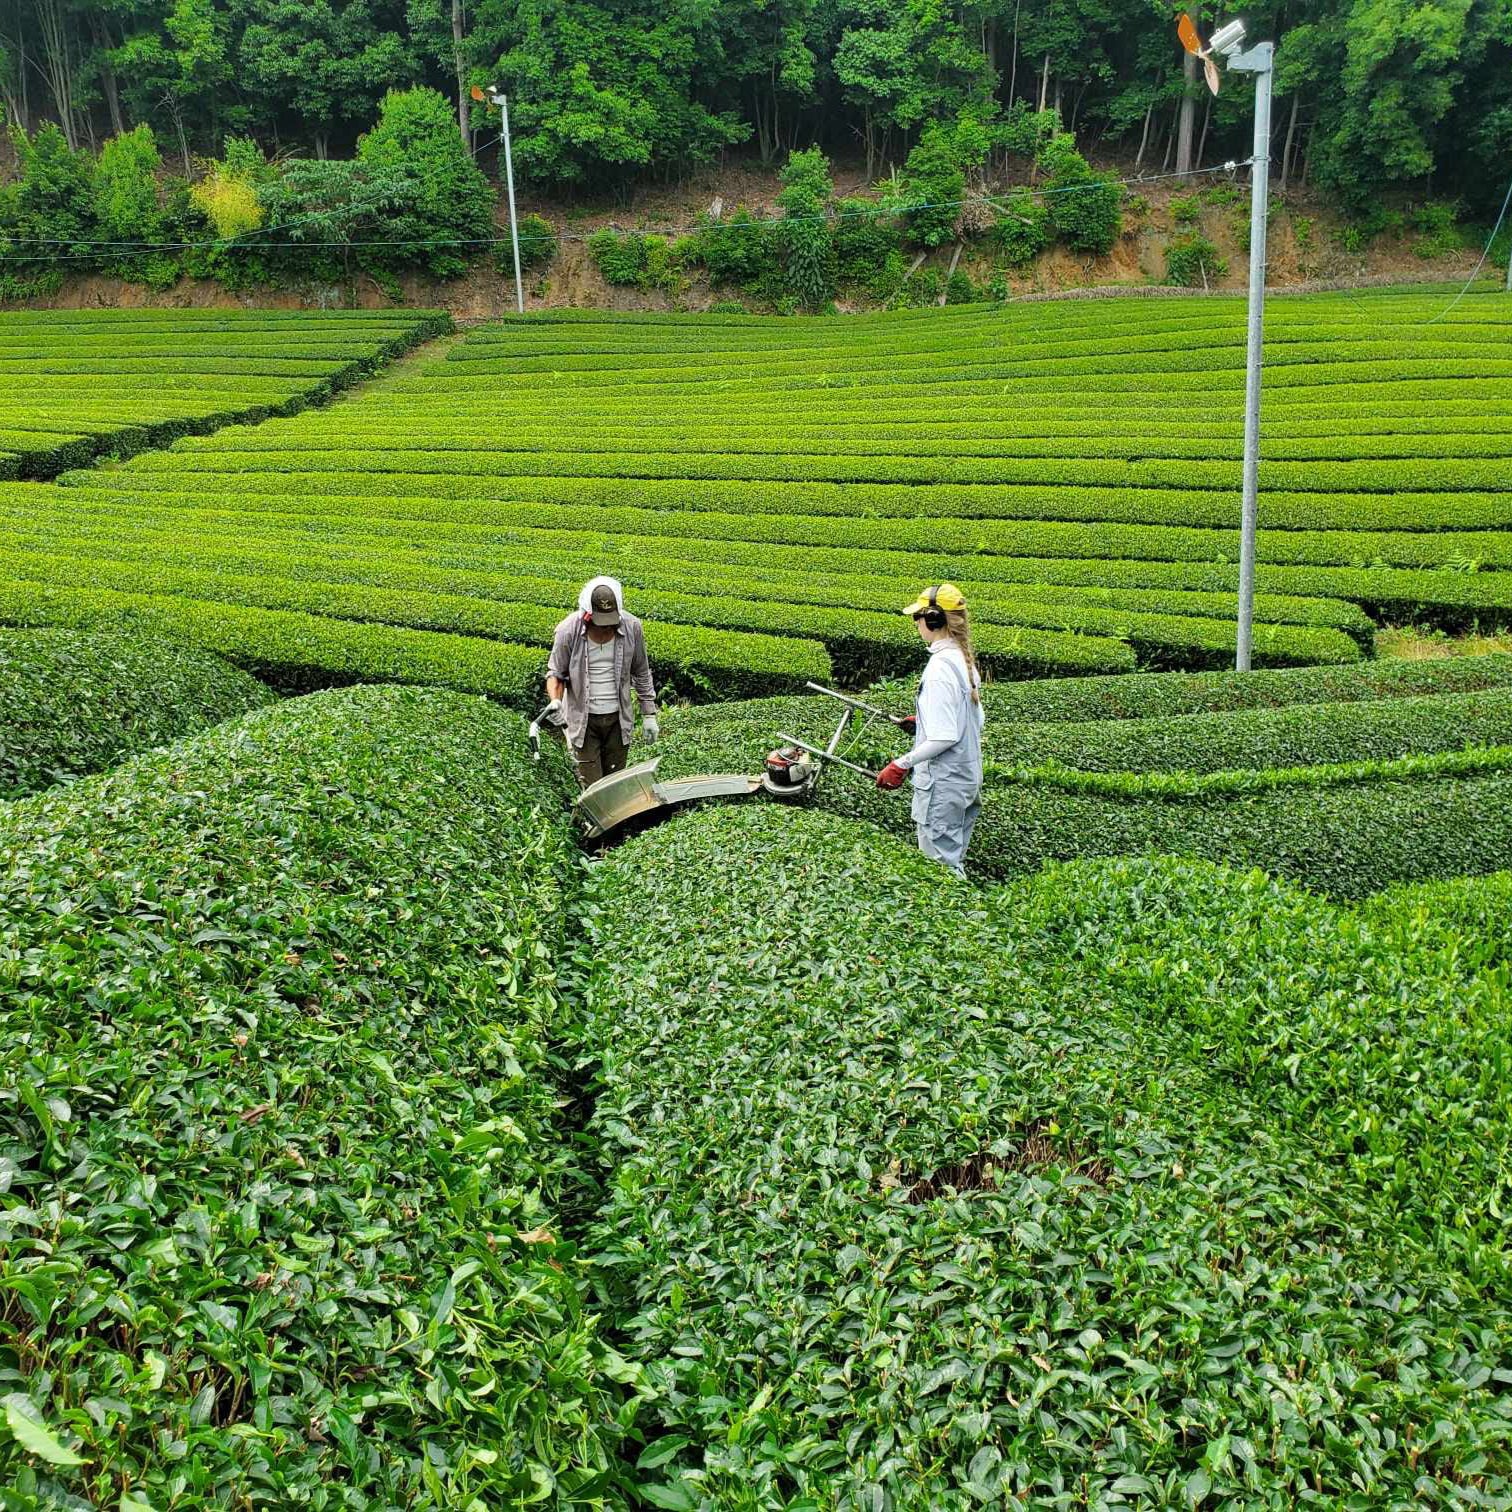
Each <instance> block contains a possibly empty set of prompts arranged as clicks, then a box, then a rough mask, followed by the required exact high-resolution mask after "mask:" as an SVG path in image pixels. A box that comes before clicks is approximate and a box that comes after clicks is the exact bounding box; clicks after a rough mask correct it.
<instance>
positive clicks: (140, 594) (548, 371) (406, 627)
mask: <svg viewBox="0 0 1512 1512" xmlns="http://www.w3.org/2000/svg"><path fill="white" fill-rule="evenodd" d="M1446 303H1447V302H1446V300H1445V299H1444V297H1443V296H1442V295H1441V294H1437V293H1435V294H1433V295H1425V294H1414V295H1398V294H1370V295H1347V296H1346V295H1320V296H1307V297H1294V298H1287V299H1278V300H1276V301H1274V303H1273V309H1272V311H1271V314H1270V322H1269V354H1268V363H1269V366H1268V371H1267V385H1268V387H1267V397H1266V433H1265V434H1266V455H1265V460H1264V464H1263V468H1262V485H1263V488H1264V495H1263V497H1264V512H1263V516H1262V526H1263V535H1262V540H1261V555H1262V566H1261V571H1260V576H1259V599H1258V603H1257V616H1258V622H1259V623H1258V627H1257V632H1256V656H1257V660H1258V661H1259V662H1260V663H1261V664H1262V665H1271V666H1284V665H1298V664H1315V663H1335V664H1345V663H1349V662H1352V661H1355V660H1358V659H1359V658H1360V657H1362V656H1365V655H1368V654H1369V652H1370V649H1371V641H1372V635H1373V631H1374V627H1375V625H1376V624H1377V623H1378V622H1380V621H1381V620H1383V619H1387V618H1390V619H1415V620H1421V621H1424V622H1426V623H1429V624H1435V625H1444V626H1450V627H1456V626H1463V625H1466V624H1469V623H1482V624H1497V623H1502V622H1504V621H1505V620H1506V619H1507V618H1508V617H1509V613H1512V574H1509V573H1508V572H1507V570H1506V569H1507V568H1508V566H1509V565H1512V529H1509V526H1512V421H1509V419H1508V405H1507V400H1508V397H1509V395H1512V346H1509V344H1508V338H1509V323H1512V310H1509V307H1508V306H1507V305H1506V303H1505V302H1504V301H1503V300H1501V299H1500V298H1499V296H1496V295H1493V294H1484V295H1483V294H1475V295H1470V296H1467V298H1465V299H1464V300H1463V301H1462V302H1461V303H1460V304H1459V305H1458V306H1457V307H1455V308H1454V309H1453V310H1452V311H1450V312H1449V313H1448V314H1445V308H1446ZM1243 340H1244V320H1243V307H1242V303H1241V302H1240V301H1237V300H1232V299H1211V300H1181V301H1177V300H1156V299H1149V300H1142V299H1121V300H1089V301H1084V302H1062V303H1047V304H1021V305H1014V306H1008V307H1006V308H992V309H988V308H968V309H964V310H959V311H957V310H953V309H951V310H929V311H922V312H913V313H911V314H900V315H890V316H867V317H857V318H848V319H844V320H839V319H829V320H825V319H812V320H791V319H787V320H784V319H780V318H761V317H750V316H746V317H718V316H712V317H704V316H698V317H693V316H663V317H657V316H650V315H639V316H607V315H600V314H596V313H591V312H571V311H566V312H559V313H556V314H548V315H541V316H531V317H528V318H526V319H523V320H511V321H504V322H500V323H497V324H495V325H493V326H489V327H484V328H481V329H479V330H476V331H474V332H472V333H471V334H469V336H468V337H467V339H465V340H464V341H462V342H461V343H459V344H455V345H453V346H451V347H450V348H449V349H448V350H447V351H446V352H445V354H444V356H438V357H435V358H427V357H421V358H418V359H416V361H415V362H414V363H412V364H410V365H407V366H406V367H405V368H404V369H403V370H401V371H399V372H396V373H395V374H393V375H392V376H390V377H389V378H387V379H385V380H384V381H383V382H382V383H379V384H376V385H373V386H371V387H370V388H367V389H365V390H363V391H362V392H360V393H358V394H355V395H353V396H351V397H350V398H348V399H346V400H344V401H343V402H340V403H338V404H336V405H333V406H328V407H323V408H320V409H315V410H309V411H306V412H304V413H302V414H299V415H296V416H292V417H289V418H284V419H279V420H275V421H269V422H267V423H264V424H261V425H256V426H235V427H230V428H227V429H224V430H221V431H218V432H217V433H215V434H213V435H210V436H205V437H190V438H186V439H184V440H181V441H178V442H177V443H175V444H174V445H173V446H172V447H171V448H169V449H168V450H163V451H154V452H149V453H147V454H144V455H141V456H138V457H136V458H135V459H134V460H133V461H131V462H130V463H129V464H127V465H125V466H122V467H116V468H113V469H109V470H105V471H102V470H99V469H90V470H85V471H79V472H75V473H72V474H70V475H68V476H67V477H66V478H65V480H64V481H65V484H66V493H65V492H62V491H40V492H39V491H37V490H35V489H28V488H8V489H3V490H0V541H3V546H4V549H5V557H6V563H7V568H8V572H7V576H8V577H9V579H10V581H9V583H7V584H5V585H4V586H3V587H0V618H4V619H7V620H10V621H12V622H17V621H27V622H57V623H74V624H78V623H89V622H94V621H95V620H97V619H98V618H99V617H100V616H101V615H102V614H107V613H109V612H110V611H112V610H120V609H123V608H130V609H132V610H133V611H134V612H136V613H138V614H142V615H147V616H148V618H149V619H150V620H152V621H153V622H154V623H158V624H161V625H164V626H167V625H169V624H172V625H173V626H175V627H177V628H180V629H182V628H186V627H189V626H191V625H192V626H194V627H197V629H198V632H199V633H202V634H204V635H206V636H207V637H210V638H211V642H213V644H214V645H215V646H216V647H217V648H218V649H220V650H222V651H225V652H226V653H228V654H233V655H238V656H241V655H243V654H244V653H243V652H242V651H240V650H239V646H240V644H241V640H242V639H243V637H242V635H241V632H240V631H239V630H237V629H236V628H235V627H236V625H237V624H238V623H246V621H245V620H239V618H238V617H239V616H245V615H247V614H255V615H267V614H292V615H295V616H300V617H301V618H299V619H298V620H297V621H288V622H285V621H279V622H277V623H278V624H280V625H284V626H285V628H287V627H289V626H291V625H293V624H295V623H297V624H298V625H299V626H300V629H299V630H298V631H291V632H290V633H289V634H287V635H285V634H279V635H278V636H277V637H276V638H277V640H278V642H279V654H278V658H277V660H278V663H279V666H280V667H281V668H283V669H284V670H283V672H282V674H281V675H283V676H286V677H287V678H288V679H289V680H290V682H291V683H292V684H295V685H301V684H302V685H306V686H308V685H312V684H316V683H319V682H321V681H326V680H331V679H335V678H340V679H345V678H348V677H350V676H351V675H353V672H354V671H355V672H356V673H357V675H363V676H368V675H373V676H383V677H390V676H400V677H406V678H414V679H417V680H426V681H434V680H437V678H438V673H437V671H436V666H435V664H436V662H438V661H441V662H445V661H448V660H453V659H454V661H455V666H454V667H453V669H452V671H451V673H450V675H447V676H443V677H440V680H442V681H445V682H447V683H448V684H450V685H452V686H456V687H460V688H466V689H468V690H471V691H486V692H491V693H495V694H501V695H504V696H506V697H507V696H510V694H511V690H513V689H514V688H515V687H516V678H515V673H514V670H513V664H512V663H511V662H510V661H509V659H508V658H507V657H506V658H505V659H504V660H503V661H497V659H496V657H495V654H494V653H495V649H496V648H497V647H498V645H499V643H500V642H503V643H507V644H511V645H521V646H527V647H539V646H541V645H542V644H544V643H545V641H546V640H547V639H548V637H549V634H550V631H551V627H552V626H553V625H554V623H555V621H556V618H557V617H558V615H559V614H560V612H561V608H562V606H563V605H564V604H566V603H570V602H571V596H572V592H573V591H574V589H575V586H576V585H577V584H578V583H580V582H581V581H582V580H583V579H584V578H585V577H587V576H590V575H592V574H593V573H594V572H596V571H600V570H605V571H611V572H614V573H615V574H617V575H618V576H619V577H620V578H621V579H622V580H623V581H624V582H625V583H626V584H627V586H628V587H629V588H630V589H631V590H632V591H633V595H634V606H635V607H636V608H637V609H638V611H639V612H641V613H642V614H643V616H644V617H645V618H646V619H647V620H648V622H649V623H650V625H651V627H652V632H651V640H650V650H651V653H652V657H653V661H654V662H655V663H656V665H657V668H658V671H659V672H660V674H661V676H662V678H663V680H664V681H666V682H669V683H671V684H673V685H675V686H677V687H679V688H680V689H681V690H683V691H686V692H692V693H697V694H700V695H702V696H710V695H712V696H716V697H731V696H746V695H752V694H757V693H762V692H776V691H782V690H783V689H788V688H793V687H796V686H801V684H802V682H803V681H804V680H805V679H807V678H822V677H834V678H839V679H842V680H846V681H850V682H862V681H865V680H867V679H868V678H870V677H873V676H877V675H883V674H888V673H892V672H898V671H902V670H904V669H906V668H907V667H909V666H911V665H912V659H913V657H914V654H915V653H914V648H913V643H912V641H911V639H910V637H911V634H912V632H911V630H910V628H909V626H908V625H907V623H906V622H904V621H902V620H901V618H900V617H899V616H898V614H897V612H896V608H897V605H898V604H900V603H902V602H904V601H905V600H906V598H907V596H908V595H909V594H911V593H912V592H914V591H915V590H916V588H917V585H918V583H920V582H925V581H938V580H940V579H942V578H949V579H952V580H955V581H958V582H960V583H961V584H962V586H963V587H964V588H965V589H966V591H967V593H968V596H969V597H970V599H971V602H972V605H973V611H974V616H975V622H976V626H977V633H978V641H979V646H980V649H981V652H982V655H983V659H984V662H985V663H986V665H987V666H988V667H989V669H990V670H991V671H992V672H993V673H994V674H995V675H996V676H997V677H999V678H1004V679H1006V678H1019V677H1025V676H1040V675H1046V674H1051V675H1068V674H1087V673H1116V672H1122V671H1129V670H1133V669H1134V668H1135V667H1156V668H1162V667H1163V668H1203V667H1216V666H1221V665H1224V664H1226V663H1227V662H1229V661H1230V660H1231V658H1232V650H1233V641H1234V626H1233V616H1234V608H1233V594H1234V591H1235V586H1236V583H1237V568H1236V566H1235V562H1234V558H1235V554H1236V551H1237V537H1236V529H1235V523H1236V508H1237V505H1236V499H1237V492H1238V487H1239V462H1238V454H1239V449H1240V439H1239V438H1240V426H1239V415H1240V409H1241V405H1240V395H1241V387H1242V381H1243V373H1242V360H1243ZM122 594H129V595H133V596H134V597H133V600H132V602H131V603H130V604H127V603H126V602H125V601H123V600H121V599H120V598H119V597H118V595H122ZM309 616H314V617H316V618H318V619H322V620H324V621H327V622H328V623H327V624H326V625H324V626H314V627H310V626H309V625H308V617H309ZM267 623H269V624H270V625H271V624H273V622H267ZM331 624H339V625H341V626H343V627H345V629H344V630H339V631H332V630H331V628H330V625H331ZM354 624H356V625H367V626H373V627H385V630H384V633H383V634H382V635H374V636H373V637H370V638H369V639H368V640H366V641H364V640H363V639H362V638H360V637H354V634H353V632H352V628H351V627H352V626H353V625H354ZM400 632H403V634H402V635H401V634H400ZM413 632H422V633H423V635H429V636H435V637H437V641H436V646H437V648H440V647H444V648H445V649H444V651H441V652H440V654H438V655H437V656H435V657H427V656H426V655H425V653H424V651H423V650H422V649H421V647H420V644H419V642H420V640H421V639H422V638H423V636H416V635H415V634H413ZM301 635H306V636H308V644H307V649H306V651H305V654H304V659H303V665H296V664H295V663H296V659H297V655H298V651H297V647H298V642H299V639H300V636H301ZM396 637H397V639H396ZM253 638H254V640H255V639H257V638H258V632H256V631H254V632H253ZM274 638H275V636H274V634H273V632H272V630H271V629H270V631H269V635H268V639H270V640H272V639H274ZM328 638H330V639H334V640H335V641H336V642H337V643H336V644H329V643H328ZM463 642H471V643H472V645H471V650H472V655H471V656H469V653H468V648H467V647H466V646H465V645H464V644H463ZM369 647H370V649H369ZM483 648H488V649H486V650H485V649H483ZM291 653H293V654H292V655H291Z"/></svg>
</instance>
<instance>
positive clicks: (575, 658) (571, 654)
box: [546, 577, 661, 788]
mask: <svg viewBox="0 0 1512 1512" xmlns="http://www.w3.org/2000/svg"><path fill="white" fill-rule="evenodd" d="M632 688H634V690H635V696H636V698H637V700H638V701H639V703H640V711H641V727H642V730H643V731H644V733H645V737H646V740H647V741H648V742H651V743H654V742H655V740H656V737H657V736H658V735H659V734H660V733H661V731H660V728H659V727H658V725H657V722H656V688H655V686H654V685H653V683H652V681H651V663H650V662H649V661H648V660H647V659H646V633H645V630H644V628H643V627H642V625H641V622H640V621H639V620H638V619H636V617H635V616H634V615H633V614H627V613H626V612H625V604H624V594H623V593H622V591H621V589H620V585H619V583H618V582H617V581H616V580H615V579H614V578H611V577H596V578H593V579H592V580H591V581H589V582H587V583H584V584H583V591H582V592H581V593H580V594H578V606H577V613H575V614H569V615H568V616H567V618H566V619H564V620H563V621H562V622H561V624H559V625H558V626H557V627H556V635H555V636H554V638H553V639H552V643H551V657H550V659H549V660H548V661H547V663H546V697H547V698H548V699H549V700H550V702H549V703H548V704H547V706H546V708H547V713H548V714H551V715H558V716H559V717H560V719H561V721H562V723H563V724H565V725H566V727H567V744H568V745H570V746H571V747H572V758H573V762H574V764H575V766H576V768H577V779H578V784H579V786H581V787H585V788H586V787H591V786H592V785H593V784H594V783H595V782H597V781H598V780H599V778H600V777H607V776H609V775H610V774H611V773H613V772H618V771H622V770H623V769H624V765H625V751H626V748H627V747H628V746H629V744H630V742H631V740H632V738H633V737H634V734H635V715H634V713H633V712H632V710H631V707H630V690H631V689H632Z"/></svg>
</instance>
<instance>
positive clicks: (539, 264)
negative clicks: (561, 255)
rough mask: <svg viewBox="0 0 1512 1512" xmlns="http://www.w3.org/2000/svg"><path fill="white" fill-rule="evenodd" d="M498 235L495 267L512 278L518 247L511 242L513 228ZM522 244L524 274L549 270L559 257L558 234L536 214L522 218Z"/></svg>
mask: <svg viewBox="0 0 1512 1512" xmlns="http://www.w3.org/2000/svg"><path fill="white" fill-rule="evenodd" d="M495 235H496V236H497V237H498V240H497V241H495V242H494V249H493V253H494V267H495V268H496V269H497V270H498V272H500V273H503V274H507V275H508V276H509V277H511V278H512V277H513V276H514V245H513V243H512V242H511V240H510V236H509V227H508V226H504V227H502V228H501V229H500V230H499V231H497V232H496V233H495ZM519 241H520V271H521V272H522V273H534V272H537V271H539V270H540V269H542V268H545V267H547V266H548V265H549V264H550V263H551V262H552V261H553V260H554V259H555V257H556V255H557V235H556V231H555V230H554V229H553V228H552V224H551V222H550V221H549V220H547V219H546V217H545V216H544V215H536V214H535V213H534V212H532V213H531V214H529V215H522V216H521V217H520V229H519Z"/></svg>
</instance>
